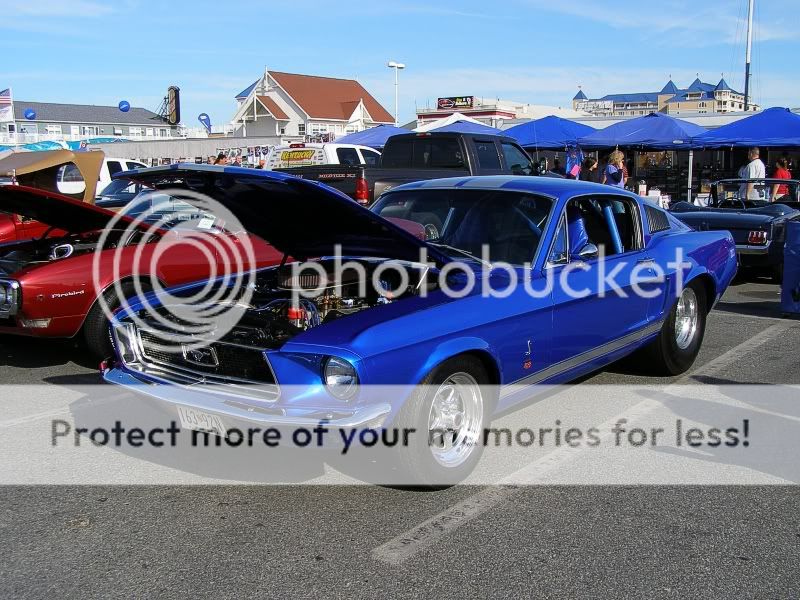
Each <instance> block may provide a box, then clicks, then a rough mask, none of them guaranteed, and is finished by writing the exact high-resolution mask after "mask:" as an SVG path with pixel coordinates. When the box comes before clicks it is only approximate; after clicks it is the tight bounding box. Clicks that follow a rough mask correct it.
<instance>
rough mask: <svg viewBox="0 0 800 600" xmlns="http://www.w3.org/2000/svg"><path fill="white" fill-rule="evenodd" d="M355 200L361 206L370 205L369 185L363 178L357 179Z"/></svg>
mask: <svg viewBox="0 0 800 600" xmlns="http://www.w3.org/2000/svg"><path fill="white" fill-rule="evenodd" d="M355 199H356V202H358V203H359V204H364V205H366V204H369V185H367V180H366V179H364V178H363V177H359V178H358V179H356V195H355Z"/></svg>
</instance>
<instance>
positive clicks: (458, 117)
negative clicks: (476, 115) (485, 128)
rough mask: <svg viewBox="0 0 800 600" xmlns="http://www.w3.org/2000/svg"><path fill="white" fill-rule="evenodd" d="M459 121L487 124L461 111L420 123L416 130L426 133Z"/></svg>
mask: <svg viewBox="0 0 800 600" xmlns="http://www.w3.org/2000/svg"><path fill="white" fill-rule="evenodd" d="M458 121H469V122H470V123H477V124H478V125H486V123H481V122H480V121H478V120H477V119H473V118H472V117H468V116H467V115H462V114H461V113H457V112H456V113H453V114H452V115H450V116H449V117H442V118H441V119H437V120H435V121H431V122H430V123H425V124H424V125H420V126H419V127H417V128H416V129H415V130H414V131H416V132H417V133H425V132H426V131H431V130H432V129H439V127H444V126H445V125H452V124H453V123H457V122H458Z"/></svg>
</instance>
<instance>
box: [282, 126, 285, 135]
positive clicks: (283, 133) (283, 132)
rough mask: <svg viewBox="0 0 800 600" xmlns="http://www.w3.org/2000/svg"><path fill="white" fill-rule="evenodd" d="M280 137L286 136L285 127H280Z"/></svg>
mask: <svg viewBox="0 0 800 600" xmlns="http://www.w3.org/2000/svg"><path fill="white" fill-rule="evenodd" d="M281 135H286V127H281Z"/></svg>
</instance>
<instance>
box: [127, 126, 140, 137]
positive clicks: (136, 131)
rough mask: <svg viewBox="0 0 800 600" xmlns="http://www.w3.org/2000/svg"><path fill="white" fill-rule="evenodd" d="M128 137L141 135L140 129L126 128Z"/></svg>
mask: <svg viewBox="0 0 800 600" xmlns="http://www.w3.org/2000/svg"><path fill="white" fill-rule="evenodd" d="M128 135H130V136H134V135H142V128H141V127H129V128H128Z"/></svg>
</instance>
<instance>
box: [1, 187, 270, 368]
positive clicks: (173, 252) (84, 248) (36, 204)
mask: <svg viewBox="0 0 800 600" xmlns="http://www.w3.org/2000/svg"><path fill="white" fill-rule="evenodd" d="M164 198H166V199H167V202H166V204H164V205H163V206H160V208H159V213H158V217H159V227H158V229H157V230H155V231H154V230H153V229H152V227H147V226H146V224H145V223H140V224H139V225H138V226H135V225H134V226H132V225H131V223H132V219H131V217H134V216H136V214H132V215H130V217H128V216H126V217H123V219H122V220H121V221H120V220H119V218H117V219H116V222H115V220H114V217H115V216H116V213H113V212H111V211H109V210H106V209H103V208H99V207H97V206H94V205H92V204H88V203H86V202H80V201H77V200H73V199H71V198H68V197H66V196H63V195H61V194H57V193H53V192H49V191H45V190H41V189H37V188H32V187H26V186H16V185H10V186H2V187H0V211H2V212H3V213H5V214H6V215H13V216H14V218H21V219H23V220H24V219H33V220H36V221H39V222H42V223H45V224H46V225H47V226H48V229H46V230H45V231H44V232H43V233H42V234H41V235H39V236H38V237H37V238H35V239H29V240H25V241H16V242H11V243H6V244H0V333H6V334H9V333H10V334H18V335H28V336H36V337H60V338H72V337H79V338H80V337H82V338H83V339H84V340H85V341H86V343H87V345H88V346H89V349H90V350H91V351H92V352H93V353H94V354H95V355H96V356H98V357H106V356H109V355H110V354H111V346H110V339H109V334H108V319H107V317H106V313H107V312H108V310H104V309H103V306H102V303H101V302H99V301H98V300H99V297H100V295H101V294H102V295H103V296H104V300H105V304H106V306H107V307H108V308H110V309H112V310H113V309H114V308H115V307H116V306H118V305H119V304H120V302H121V298H119V297H118V296H120V295H122V296H124V297H127V296H129V295H134V294H135V283H134V282H135V280H136V279H137V278H138V280H139V282H140V285H141V286H143V287H144V288H145V289H146V288H148V287H152V286H151V284H150V283H149V282H151V281H153V280H157V281H158V283H160V284H161V285H163V286H165V287H166V286H174V285H176V284H182V283H188V282H192V281H196V280H199V279H207V278H208V277H209V276H213V274H217V275H221V274H224V273H225V272H226V269H227V270H228V271H230V269H229V268H228V265H229V264H231V255H230V252H231V250H229V249H230V248H236V246H235V245H236V244H243V243H244V241H245V240H248V241H249V242H250V243H251V244H252V248H253V254H252V256H253V257H254V259H255V265H250V264H249V263H250V261H245V263H244V264H242V266H243V268H244V269H248V268H251V266H252V267H255V268H261V267H266V266H271V265H275V264H278V263H279V262H280V261H281V260H282V259H283V258H284V256H283V255H282V254H281V253H280V252H278V251H277V250H275V249H274V248H273V247H272V246H270V245H269V244H267V243H266V242H264V241H263V240H262V239H261V238H258V237H256V236H252V235H249V234H247V233H246V232H238V233H232V232H230V231H228V230H227V229H225V227H224V223H215V219H214V218H213V216H211V217H210V218H209V215H200V218H198V216H197V210H196V209H195V214H194V215H192V214H189V213H190V212H191V208H192V207H191V206H190V205H189V204H187V203H186V202H183V201H181V200H177V199H171V198H169V197H165V196H164V195H161V201H162V202H163V201H164ZM170 201H171V202H170ZM145 202H150V203H151V205H152V202H153V200H152V199H151V200H148V201H145ZM136 206H137V199H134V200H133V202H132V203H131V204H130V205H129V207H128V208H126V209H124V210H123V213H126V212H127V211H128V210H131V209H132V208H135V207H136ZM164 207H166V208H164ZM139 210H140V211H141V210H142V208H141V206H139ZM171 210H172V211H175V219H174V220H172V221H171V220H170V218H169V216H170V214H169V211H171ZM165 216H166V217H167V218H164V217H165ZM193 219H194V220H193ZM187 222H189V223H196V227H198V228H201V229H203V231H202V232H201V233H202V234H203V235H206V236H208V243H207V244H205V243H203V242H202V241H201V242H200V243H198V242H197V237H196V236H190V237H191V240H190V239H189V237H188V236H186V235H185V233H186V232H187V227H186V224H187ZM111 223H114V225H113V227H112V226H111ZM177 223H181V226H180V227H174V228H172V225H174V224H177ZM190 227H191V225H190ZM214 236H228V239H227V240H225V243H223V244H215V243H213V237H214ZM143 237H146V239H143ZM101 244H102V247H99V246H100V245H101ZM165 245H166V247H167V248H166V251H164V250H165ZM221 248H225V249H228V250H224V251H223V250H222V249H221ZM96 252H99V255H98V256H97V257H95V253H96ZM233 252H236V251H235V250H233ZM226 256H227V258H226ZM240 256H242V257H246V256H247V253H246V252H242V253H241V254H240ZM95 279H97V282H98V284H99V285H97V286H96V285H95Z"/></svg>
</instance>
